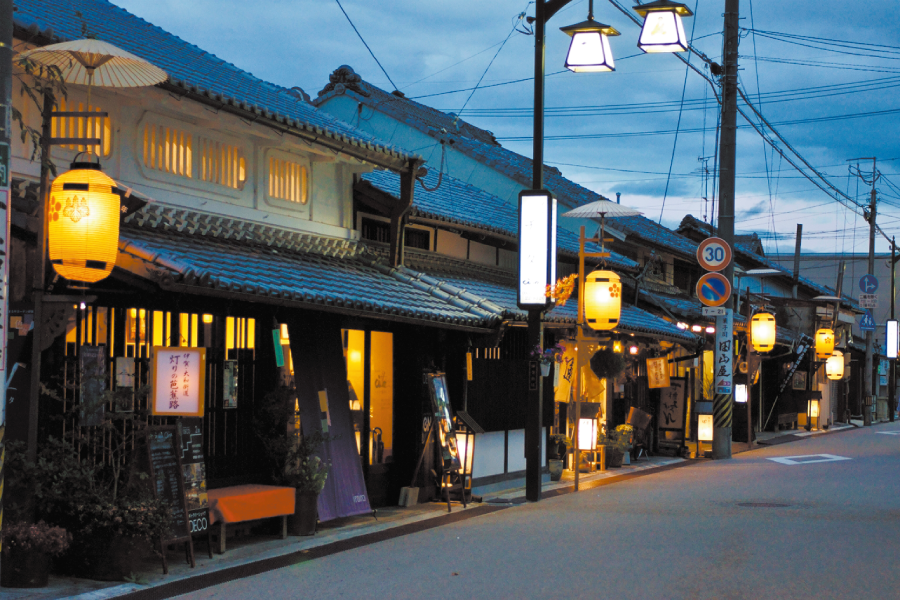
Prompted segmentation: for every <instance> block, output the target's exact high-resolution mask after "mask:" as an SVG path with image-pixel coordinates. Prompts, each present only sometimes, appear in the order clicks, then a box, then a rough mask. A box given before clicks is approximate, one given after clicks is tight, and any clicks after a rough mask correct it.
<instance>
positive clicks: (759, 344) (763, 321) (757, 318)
mask: <svg viewBox="0 0 900 600" xmlns="http://www.w3.org/2000/svg"><path fill="white" fill-rule="evenodd" d="M750 339H751V341H752V343H753V349H754V350H756V351H757V352H771V350H772V348H774V347H775V317H774V316H772V315H771V314H769V313H765V312H762V313H756V314H755V315H753V318H752V319H751V320H750Z"/></svg>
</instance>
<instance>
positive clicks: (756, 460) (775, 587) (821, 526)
mask: <svg viewBox="0 0 900 600" xmlns="http://www.w3.org/2000/svg"><path fill="white" fill-rule="evenodd" d="M818 454H824V455H831V456H833V457H839V458H837V459H836V458H829V457H827V456H826V457H821V456H820V457H817V458H807V459H795V460H792V459H790V458H789V457H796V456H799V455H818ZM773 459H780V460H781V462H777V461H776V460H773ZM785 459H787V460H785ZM813 460H818V461H822V462H808V461H813ZM794 463H797V464H794ZM898 467H900V423H895V424H886V425H879V426H876V427H871V428H866V429H858V430H852V431H846V432H839V433H835V434H829V435H820V436H813V437H812V438H810V439H806V440H803V441H799V442H794V443H789V444H782V445H779V446H773V447H769V448H765V449H761V450H756V451H753V452H748V453H744V454H738V455H736V456H735V457H734V458H733V459H730V460H727V461H703V462H699V463H695V464H692V465H690V466H686V467H683V468H678V469H672V470H669V471H664V472H660V473H656V474H653V475H648V476H646V477H641V478H637V479H632V480H628V481H624V482H621V483H617V484H614V485H609V486H605V487H601V488H597V489H593V490H589V491H583V492H580V493H575V494H567V495H564V496H559V497H556V498H551V499H547V500H543V501H541V502H539V503H534V504H525V505H520V506H515V507H512V508H509V509H505V510H502V511H499V512H496V513H492V514H489V515H485V516H481V517H478V518H474V519H469V520H466V521H463V522H460V523H456V524H452V525H447V526H444V527H440V528H437V529H432V530H428V531H424V532H420V533H416V534H413V535H408V536H404V537H400V538H396V539H392V540H389V541H385V542H379V543H376V544H372V545H370V546H366V547H363V548H359V549H356V550H351V551H347V552H343V553H340V554H335V555H332V556H328V557H325V558H320V559H316V560H311V561H309V562H306V563H302V564H298V565H294V566H291V567H286V568H283V569H278V570H274V571H269V572H266V573H263V574H261V575H257V576H254V577H248V578H245V579H240V580H236V581H232V582H229V583H226V584H222V585H219V586H216V587H212V588H208V589H205V590H201V591H199V592H195V593H193V594H189V595H186V596H180V597H181V598H267V597H271V598H298V599H299V598H303V599H304V600H309V599H317V598H323V599H324V598H327V599H330V600H333V599H335V598H382V599H400V598H436V597H440V598H454V599H469V598H478V599H480V598H485V599H505V598H616V599H626V598H639V599H645V598H654V599H655V598H673V599H674V598H727V599H732V598H733V599H739V598H740V599H743V598H747V599H750V598H754V599H755V598H817V599H824V598H866V599H870V598H900V576H898V575H897V573H898V567H900V510H898V495H900V481H898V479H900V478H898V475H900V468H898Z"/></svg>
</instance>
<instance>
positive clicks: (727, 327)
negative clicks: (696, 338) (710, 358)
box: [713, 308, 734, 394]
mask: <svg viewBox="0 0 900 600" xmlns="http://www.w3.org/2000/svg"><path fill="white" fill-rule="evenodd" d="M733 332H734V311H733V310H732V309H730V308H726V309H725V314H724V315H723V316H719V317H716V354H715V361H716V362H715V365H714V366H713V378H714V379H713V381H714V382H715V383H714V385H715V390H716V393H717V394H731V393H732V390H733V387H734V386H733V380H732V374H733V373H734V347H733V344H734V333H733Z"/></svg>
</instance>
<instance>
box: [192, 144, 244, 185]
mask: <svg viewBox="0 0 900 600" xmlns="http://www.w3.org/2000/svg"><path fill="white" fill-rule="evenodd" d="M198 146H199V150H200V165H199V169H200V173H199V176H200V179H201V180H203V181H209V182H210V183H217V184H219V185H224V186H226V187H230V188H232V189H235V190H240V189H243V187H244V182H246V181H247V160H246V159H245V158H244V151H243V150H242V149H241V148H240V147H239V146H234V145H232V144H226V143H224V142H218V141H215V140H210V139H206V138H200V140H199V144H198Z"/></svg>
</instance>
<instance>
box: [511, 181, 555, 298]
mask: <svg viewBox="0 0 900 600" xmlns="http://www.w3.org/2000/svg"><path fill="white" fill-rule="evenodd" d="M554 283H556V198H554V197H553V194H551V193H550V192H548V191H546V190H526V191H523V192H519V289H518V292H519V293H518V304H519V307H520V308H523V309H526V310H528V309H542V308H545V307H546V306H547V305H548V303H549V302H550V298H547V296H546V291H547V286H548V285H552V284H554Z"/></svg>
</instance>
